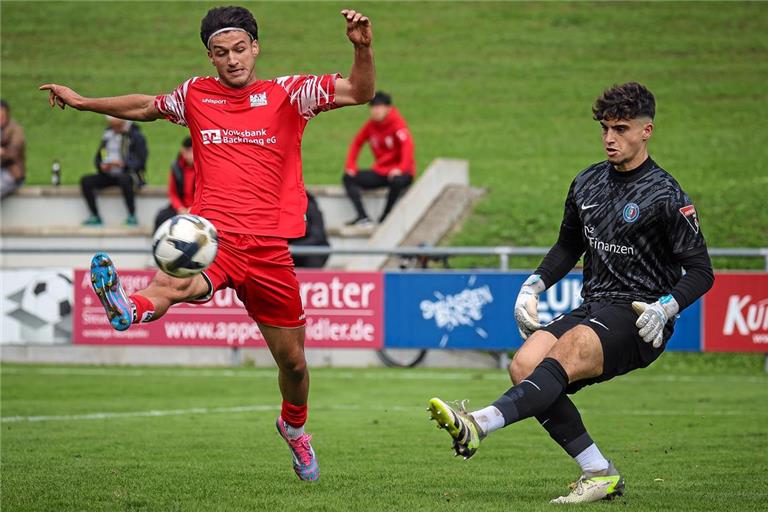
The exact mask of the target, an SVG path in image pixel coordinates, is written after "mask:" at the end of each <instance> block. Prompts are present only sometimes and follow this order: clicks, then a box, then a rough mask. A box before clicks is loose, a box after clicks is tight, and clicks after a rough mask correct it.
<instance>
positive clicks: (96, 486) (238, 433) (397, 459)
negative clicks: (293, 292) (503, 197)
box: [0, 353, 768, 512]
mask: <svg viewBox="0 0 768 512" xmlns="http://www.w3.org/2000/svg"><path fill="white" fill-rule="evenodd" d="M761 367H762V356H759V355H752V356H746V355H712V354H680V353H676V354H675V353H672V354H665V355H664V356H663V357H662V358H661V359H660V360H659V361H658V362H657V363H655V364H654V365H653V366H652V367H651V368H649V369H647V370H641V371H638V372H635V373H634V374H632V375H628V376H625V377H622V378H618V379H615V380H614V381H611V382H609V383H605V384H601V385H599V386H593V387H591V388H588V389H585V390H583V391H582V392H580V393H579V394H577V395H575V402H576V404H577V405H578V406H579V408H580V409H581V410H582V413H583V417H584V420H585V423H586V424H587V426H588V427H589V430H590V432H591V434H592V435H593V437H594V438H595V439H596V440H597V442H598V443H599V445H600V447H601V448H602V450H603V451H604V452H605V453H606V454H607V455H608V456H609V457H611V458H612V459H613V460H615V462H616V464H617V466H618V467H619V468H620V469H621V470H622V472H623V474H624V476H625V478H626V480H627V495H626V496H625V497H624V498H621V499H620V500H619V501H618V503H613V504H611V505H608V504H599V505H598V507H599V508H601V509H603V508H605V509H606V510H607V508H612V509H616V510H619V509H620V510H627V511H634V510H739V511H750V510H759V509H763V510H764V506H765V503H766V502H768V491H766V489H767V488H768V461H767V460H766V453H768V396H767V395H766V392H765V390H766V389H768V376H766V375H765V374H764V373H763V372H762V369H761ZM312 378H313V382H312V393H311V404H310V406H311V409H310V422H309V424H308V426H309V428H310V431H311V432H312V433H313V434H314V436H315V437H314V445H315V448H316V449H317V452H318V454H319V460H320V462H321V467H322V477H321V480H320V481H319V482H317V483H314V484H306V483H301V482H299V481H298V480H297V479H296V477H295V476H294V475H293V473H292V471H291V468H290V457H289V454H288V451H287V448H286V447H285V446H284V445H283V443H282V441H281V440H280V439H279V438H278V437H277V434H276V433H275V432H274V425H273V421H274V417H275V416H276V414H277V405H278V404H279V394H278V391H277V385H276V382H275V372H274V370H271V369H252V368H251V369H247V368H246V369H236V370H225V369H183V368H154V369H151V368H142V369H137V368H120V367H52V366H23V365H7V364H6V365H3V367H2V383H1V384H2V388H1V391H2V398H3V400H2V417H3V418H4V419H3V422H2V424H1V425H0V426H1V428H2V451H1V452H0V459H1V463H2V475H1V478H2V482H1V483H2V486H1V490H0V499H1V500H2V503H1V505H2V509H3V510H4V511H16V510H24V511H34V510H57V511H65V510H163V511H167V510H185V511H186V510H297V511H301V510H318V511H344V510H350V511H359V510H382V511H403V510H444V511H449V510H467V511H473V512H479V511H485V510H542V511H544V510H552V508H551V507H550V506H549V505H547V501H548V499H550V498H552V497H553V496H556V495H558V493H562V492H565V491H566V487H565V486H566V484H567V483H568V482H570V481H572V480H573V479H574V478H575V477H576V476H577V473H578V468H577V466H576V465H575V464H574V463H573V462H571V461H570V460H569V459H568V457H567V456H566V455H565V454H564V453H562V452H561V450H560V448H559V447H558V446H556V445H555V444H554V443H553V442H552V441H551V439H549V437H548V436H547V435H546V433H545V432H544V431H543V429H541V428H540V427H539V426H538V425H537V424H536V422H534V421H532V420H527V421H524V422H522V423H520V424H517V425H514V426H512V427H509V428H507V429H506V430H504V431H502V432H499V433H497V434H495V435H493V436H491V437H489V438H488V439H487V440H486V441H485V442H484V443H483V446H482V447H481V449H480V451H479V452H478V454H477V455H476V456H475V457H474V458H473V459H472V460H470V461H466V462H465V461H462V460H459V459H456V458H454V457H453V456H452V450H451V449H450V443H449V440H448V437H447V435H446V434H445V433H444V432H441V431H438V430H436V429H435V428H434V424H433V423H430V422H428V421H427V413H426V412H425V410H424V409H425V406H426V401H427V399H428V398H429V397H431V396H433V395H439V396H441V397H444V398H447V399H455V398H470V399H472V404H473V405H477V406H481V405H485V404H486V403H488V402H489V401H492V400H493V399H495V398H496V397H497V396H498V395H499V394H500V393H501V392H503V391H504V390H505V389H506V388H507V386H508V383H507V379H506V377H505V375H504V373H503V372H501V371H491V370H446V371H442V372H441V371H438V370H403V371H397V370H388V369H364V370H339V369H318V370H315V371H314V372H313V375H312ZM253 405H257V406H258V405H263V406H266V407H272V406H274V409H270V410H267V411H253V410H251V411H245V412H218V413H208V414H204V413H198V414H179V415H176V416H157V417H113V418H106V419H75V418H71V416H73V415H87V414H92V413H98V412H103V413H119V412H136V411H148V410H157V411H167V410H178V409H189V408H209V409H210V408H227V407H230V408H231V407H237V406H253ZM14 416H24V417H26V416H70V418H58V419H56V418H49V419H47V420H43V421H14V422H11V421H8V420H7V419H8V418H10V417H14Z"/></svg>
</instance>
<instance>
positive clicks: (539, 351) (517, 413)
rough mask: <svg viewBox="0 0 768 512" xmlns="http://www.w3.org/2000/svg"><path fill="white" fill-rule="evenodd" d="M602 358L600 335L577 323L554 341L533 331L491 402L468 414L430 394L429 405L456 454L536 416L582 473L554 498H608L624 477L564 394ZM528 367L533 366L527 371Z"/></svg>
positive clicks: (598, 367)
mask: <svg viewBox="0 0 768 512" xmlns="http://www.w3.org/2000/svg"><path fill="white" fill-rule="evenodd" d="M537 361H540V362H539V364H536V362H537ZM602 363H603V361H602V347H601V343H600V340H599V339H598V337H597V335H596V334H595V333H594V331H592V330H591V328H589V327H586V326H581V325H580V326H577V327H576V328H573V329H570V330H569V331H568V332H567V333H566V334H565V335H563V336H562V337H561V338H560V340H559V341H558V340H557V338H556V337H555V336H554V335H552V334H551V333H548V332H544V331H542V332H537V333H535V334H534V335H532V336H531V337H530V338H529V339H528V340H527V341H526V343H525V345H524V346H523V348H522V349H521V350H520V351H519V352H518V353H517V354H516V357H515V359H514V360H513V363H512V365H511V366H510V373H511V375H512V378H513V382H515V383H516V384H517V385H516V386H515V387H513V388H511V389H510V390H508V391H507V392H506V393H505V394H504V395H502V396H501V397H500V398H499V399H498V400H497V401H496V402H494V403H493V404H492V405H490V406H488V407H485V408H483V409H480V410H477V411H474V412H472V413H469V414H468V413H466V412H465V411H460V410H459V411H457V410H455V409H453V408H451V407H449V406H448V405H447V404H445V403H444V402H442V401H441V400H440V399H437V398H434V399H432V400H431V401H430V410H431V411H432V416H433V418H435V419H437V420H438V424H439V426H441V427H442V428H445V429H446V430H447V431H448V432H449V433H450V434H451V436H452V437H453V438H454V448H455V450H456V452H457V454H460V455H464V456H465V458H467V457H471V456H472V455H473V454H474V453H475V451H476V450H477V448H478V447H479V444H480V440H481V439H482V438H484V437H485V436H487V435H488V434H490V433H492V432H494V431H495V430H498V429H500V428H503V427H505V426H507V425H510V424H512V423H515V422H517V421H520V420H522V419H525V418H528V417H531V416H535V417H536V418H537V419H538V420H539V422H540V423H541V424H542V425H543V426H544V428H545V429H547V431H548V432H549V433H550V435H551V436H552V438H553V439H555V441H557V442H558V444H560V445H561V446H562V447H563V448H564V449H565V450H566V452H568V453H569V455H571V456H572V457H574V459H576V461H577V462H578V463H579V464H580V466H581V467H582V472H583V475H582V477H581V478H580V479H579V481H578V482H577V484H576V486H575V488H574V490H573V492H571V494H570V495H569V496H566V497H563V498H558V500H554V501H555V502H557V503H561V502H565V503H568V502H583V501H595V500H597V499H603V498H606V497H612V496H614V495H618V494H621V493H622V491H623V480H622V479H621V476H620V475H619V474H618V472H617V471H616V470H615V468H614V467H613V466H612V465H611V464H610V463H609V462H608V461H607V460H606V459H605V457H603V455H602V454H601V453H600V450H599V449H598V448H597V446H596V445H595V444H594V442H593V441H592V439H591V438H590V436H589V434H588V433H587V431H586V428H585V427H584V424H583V422H582V420H581V416H580V415H579V413H578V410H577V409H576V407H575V406H574V405H573V403H572V402H571V401H570V399H569V398H568V397H567V396H566V395H565V389H566V387H567V386H568V385H569V382H576V381H584V380H586V379H593V378H596V377H598V376H599V375H601V373H602ZM531 367H533V370H532V371H529V370H530V369H531ZM446 425H447V426H446Z"/></svg>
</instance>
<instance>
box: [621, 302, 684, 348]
mask: <svg viewBox="0 0 768 512" xmlns="http://www.w3.org/2000/svg"><path fill="white" fill-rule="evenodd" d="M632 309H634V310H635V313H637V314H638V315H640V318H638V319H637V322H635V325H636V326H637V327H638V328H639V329H640V333H639V334H640V337H641V338H643V341H645V342H646V343H653V346H654V348H659V347H660V346H661V343H662V341H663V335H664V326H665V325H667V322H668V321H669V319H670V318H672V317H673V316H675V315H676V314H677V313H678V311H680V305H679V304H678V303H677V301H676V300H675V298H674V297H672V295H665V296H663V297H662V298H660V299H659V300H657V301H656V302H654V303H653V304H647V303H645V302H639V301H635V302H633V303H632Z"/></svg>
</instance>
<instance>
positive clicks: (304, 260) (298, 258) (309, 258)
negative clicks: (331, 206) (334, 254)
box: [289, 192, 329, 268]
mask: <svg viewBox="0 0 768 512" xmlns="http://www.w3.org/2000/svg"><path fill="white" fill-rule="evenodd" d="M306 217H307V233H306V234H305V235H304V236H303V237H301V238H296V239H293V240H289V242H290V243H291V245H322V246H325V247H328V246H329V244H328V237H327V235H326V234H325V221H324V220H323V212H321V211H320V208H319V207H318V206H317V200H316V199H315V197H314V196H313V195H312V194H310V193H309V192H307V215H306ZM326 261H328V254H307V255H303V254H302V255H298V254H295V255H294V256H293V263H294V264H295V265H296V266H297V267H304V268H322V267H324V266H325V262H326Z"/></svg>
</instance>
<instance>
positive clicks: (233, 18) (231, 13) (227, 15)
mask: <svg viewBox="0 0 768 512" xmlns="http://www.w3.org/2000/svg"><path fill="white" fill-rule="evenodd" d="M227 27H234V28H241V29H243V30H245V31H246V32H247V33H248V34H249V35H250V36H251V38H252V39H253V40H254V41H258V40H259V26H258V25H257V24H256V18H254V17H253V14H252V13H251V11H249V10H248V9H246V8H245V7H237V6H234V5H230V6H229V7H214V8H213V9H211V10H210V11H208V14H206V15H205V17H204V18H203V20H202V21H201V22H200V39H201V40H202V41H203V45H204V46H205V47H206V48H208V39H210V37H211V34H213V33H214V32H216V31H217V30H221V29H223V28H227Z"/></svg>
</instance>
